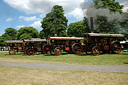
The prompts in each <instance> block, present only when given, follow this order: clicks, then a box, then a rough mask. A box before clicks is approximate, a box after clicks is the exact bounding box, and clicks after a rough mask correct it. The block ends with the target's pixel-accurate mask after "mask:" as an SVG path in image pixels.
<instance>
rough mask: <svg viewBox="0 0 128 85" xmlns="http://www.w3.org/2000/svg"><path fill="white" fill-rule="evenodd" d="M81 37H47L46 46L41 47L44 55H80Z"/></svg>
mask: <svg viewBox="0 0 128 85" xmlns="http://www.w3.org/2000/svg"><path fill="white" fill-rule="evenodd" d="M83 39H84V38H83V37H49V38H47V44H46V45H45V46H44V47H43V52H44V53H45V54H52V53H54V54H55V55H61V52H62V51H64V52H68V53H75V54H80V53H81V51H82V50H83V49H82V45H81V42H82V40H83Z"/></svg>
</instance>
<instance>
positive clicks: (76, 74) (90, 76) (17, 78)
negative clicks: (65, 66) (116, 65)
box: [0, 66, 128, 85]
mask: <svg viewBox="0 0 128 85" xmlns="http://www.w3.org/2000/svg"><path fill="white" fill-rule="evenodd" d="M127 80H128V73H117V72H92V71H69V70H68V71H67V70H47V69H32V68H17V67H4V66H0V84H2V85H127V84H128V81H127Z"/></svg>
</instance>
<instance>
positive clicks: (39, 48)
mask: <svg viewBox="0 0 128 85" xmlns="http://www.w3.org/2000/svg"><path fill="white" fill-rule="evenodd" d="M23 42H24V48H23V50H24V53H25V54H27V55H34V54H35V53H36V52H41V53H43V46H44V45H45V44H46V43H47V42H46V39H40V38H31V39H29V40H23Z"/></svg>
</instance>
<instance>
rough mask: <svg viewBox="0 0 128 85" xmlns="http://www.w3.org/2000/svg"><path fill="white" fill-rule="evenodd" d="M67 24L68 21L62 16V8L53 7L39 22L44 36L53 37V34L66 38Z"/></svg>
mask: <svg viewBox="0 0 128 85" xmlns="http://www.w3.org/2000/svg"><path fill="white" fill-rule="evenodd" d="M67 22H68V20H67V19H66V17H65V16H64V10H63V8H62V6H59V5H55V6H53V9H52V11H51V12H50V13H48V14H46V17H45V18H44V19H43V21H42V22H41V23H42V25H41V27H42V28H43V32H44V36H45V37H49V36H54V34H55V32H56V33H57V35H58V36H66V27H67ZM55 28H56V30H55Z"/></svg>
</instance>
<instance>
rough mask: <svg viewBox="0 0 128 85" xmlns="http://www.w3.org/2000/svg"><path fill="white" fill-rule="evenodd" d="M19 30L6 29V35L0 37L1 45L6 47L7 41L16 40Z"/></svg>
mask: <svg viewBox="0 0 128 85" xmlns="http://www.w3.org/2000/svg"><path fill="white" fill-rule="evenodd" d="M16 34H17V30H16V29H14V28H7V29H5V33H4V34H3V35H2V36H1V37H0V45H5V40H12V39H13V40H15V39H16Z"/></svg>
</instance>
